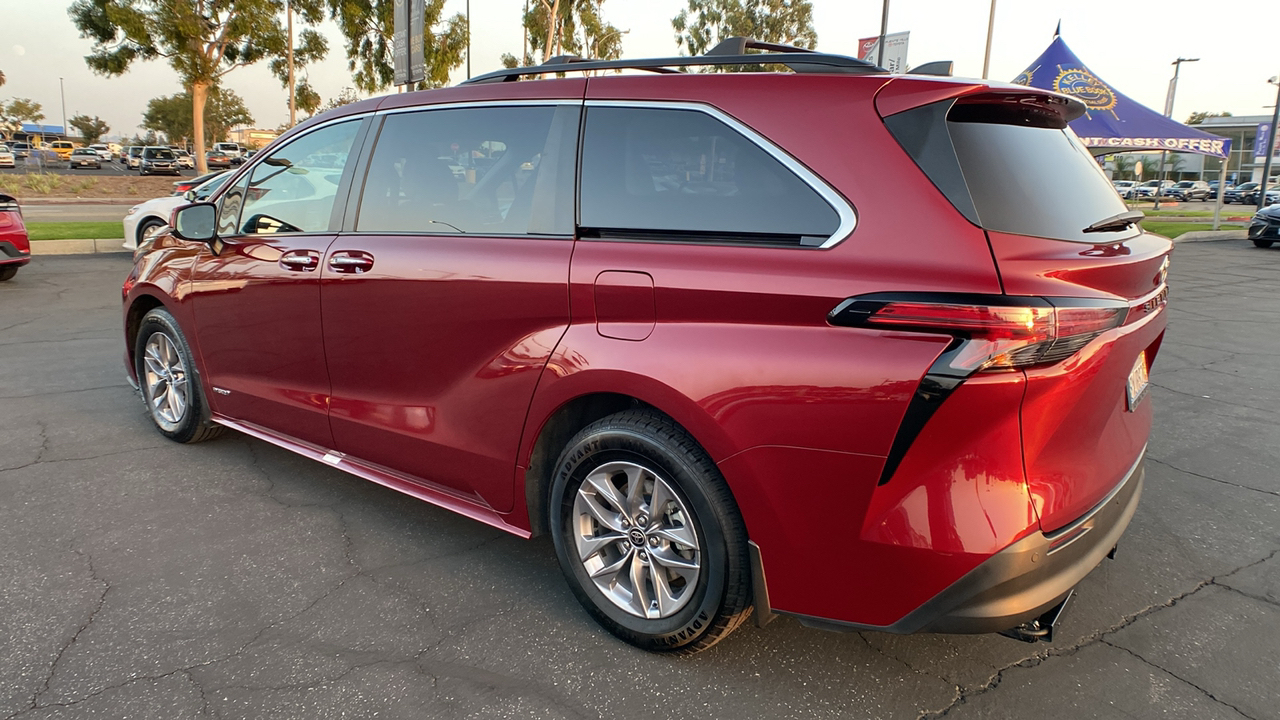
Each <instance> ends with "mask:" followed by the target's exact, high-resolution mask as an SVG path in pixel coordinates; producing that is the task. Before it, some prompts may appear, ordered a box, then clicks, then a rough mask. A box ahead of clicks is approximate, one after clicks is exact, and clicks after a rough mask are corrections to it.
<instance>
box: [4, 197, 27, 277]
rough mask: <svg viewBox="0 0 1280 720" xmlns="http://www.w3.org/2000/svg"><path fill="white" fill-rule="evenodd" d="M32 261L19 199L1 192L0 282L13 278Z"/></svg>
mask: <svg viewBox="0 0 1280 720" xmlns="http://www.w3.org/2000/svg"><path fill="white" fill-rule="evenodd" d="M29 262H31V242H30V239H29V238H28V237H27V226H26V225H25V224H24V223H23V222H22V208H20V207H18V200H17V198H15V197H12V196H10V195H4V194H0V282H3V281H5V280H12V279H13V276H14V275H17V274H18V268H20V267H22V266H23V265H26V264H27V263H29Z"/></svg>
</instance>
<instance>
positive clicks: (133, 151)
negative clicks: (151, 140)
mask: <svg viewBox="0 0 1280 720" xmlns="http://www.w3.org/2000/svg"><path fill="white" fill-rule="evenodd" d="M129 154H130V155H133V156H141V155H142V148H140V147H131V148H129Z"/></svg>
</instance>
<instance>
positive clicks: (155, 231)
mask: <svg viewBox="0 0 1280 720" xmlns="http://www.w3.org/2000/svg"><path fill="white" fill-rule="evenodd" d="M164 228H165V224H164V223H151V224H150V225H147V226H146V227H145V228H143V229H142V239H143V241H147V240H150V239H151V238H153V237H155V236H157V235H159V234H160V231H161V230H164Z"/></svg>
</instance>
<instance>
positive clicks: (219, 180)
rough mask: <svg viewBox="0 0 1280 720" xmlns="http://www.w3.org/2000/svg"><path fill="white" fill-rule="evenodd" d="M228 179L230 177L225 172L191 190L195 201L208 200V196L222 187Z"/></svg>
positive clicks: (229, 174)
mask: <svg viewBox="0 0 1280 720" xmlns="http://www.w3.org/2000/svg"><path fill="white" fill-rule="evenodd" d="M229 177H231V173H229V172H225V173H222V174H220V175H218V176H216V177H214V178H212V179H210V180H208V181H206V182H204V183H202V184H200V185H198V186H196V187H195V189H194V190H193V192H195V198H196V200H208V199H209V196H210V195H212V194H213V193H214V192H216V191H217V189H218V188H220V187H222V185H223V183H225V182H226V181H227V178H229Z"/></svg>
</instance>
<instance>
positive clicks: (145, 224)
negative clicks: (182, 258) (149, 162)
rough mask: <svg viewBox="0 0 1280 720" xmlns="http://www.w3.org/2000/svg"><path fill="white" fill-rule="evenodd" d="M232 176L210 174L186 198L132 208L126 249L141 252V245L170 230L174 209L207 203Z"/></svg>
mask: <svg viewBox="0 0 1280 720" xmlns="http://www.w3.org/2000/svg"><path fill="white" fill-rule="evenodd" d="M230 176H231V173H230V172H229V171H223V172H218V173H210V174H209V175H206V176H204V177H205V178H206V179H205V181H204V182H203V183H201V184H200V185H197V186H196V187H195V188H193V189H191V190H188V191H187V192H186V193H184V194H181V195H165V196H164V197H158V198H152V199H150V200H148V201H146V202H144V203H139V204H137V205H134V206H133V207H131V208H129V211H128V212H126V213H125V215H124V247H125V249H127V250H136V249H138V244H139V243H142V242H145V241H147V240H150V239H151V237H152V236H154V235H155V234H157V233H159V232H160V231H161V230H164V229H165V228H166V227H168V225H169V216H170V215H172V214H173V211H174V209H175V208H178V207H181V206H183V205H186V204H188V203H192V202H199V201H201V200H206V199H208V197H209V196H210V195H212V194H213V192H214V191H215V190H217V189H218V188H219V187H222V183H223V182H225V181H226V179H227V178H228V177H230ZM183 182H186V181H183ZM175 184H176V183H175Z"/></svg>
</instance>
